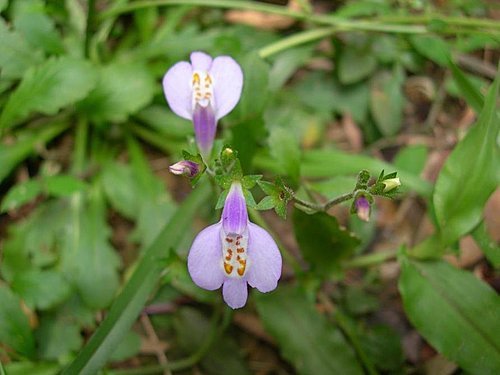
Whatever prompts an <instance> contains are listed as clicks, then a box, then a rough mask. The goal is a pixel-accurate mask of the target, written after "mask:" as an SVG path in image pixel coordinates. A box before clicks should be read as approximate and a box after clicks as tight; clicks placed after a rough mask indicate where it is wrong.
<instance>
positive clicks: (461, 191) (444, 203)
mask: <svg viewBox="0 0 500 375" xmlns="http://www.w3.org/2000/svg"><path fill="white" fill-rule="evenodd" d="M499 82H500V78H498V79H497V80H496V81H495V82H494V83H493V85H492V86H491V88H490V91H489V93H488V97H487V98H486V103H485V106H484V108H483V111H482V112H481V115H480V117H479V120H478V122H477V124H476V125H474V126H473V127H472V128H471V129H470V130H469V133H468V134H467V135H466V136H465V138H464V139H462V141H460V142H459V143H458V145H457V146H456V147H455V149H454V150H453V152H452V153H451V155H450V156H449V157H448V159H447V160H446V163H445V165H444V166H443V168H442V169H441V172H440V173H439V177H438V180H437V182H436V186H435V190H434V196H433V201H434V207H435V210H436V217H437V221H438V224H439V227H440V229H441V237H442V240H443V243H444V244H445V245H448V244H451V243H452V242H454V241H456V240H457V239H458V238H459V237H460V236H462V235H464V234H465V233H467V232H469V231H470V230H472V229H473V228H474V227H475V226H476V225H477V224H479V222H480V221H481V214H482V210H483V207H484V205H485V203H486V201H487V200H488V197H489V196H490V195H491V193H492V192H493V191H494V190H495V188H496V187H497V184H498V181H499V179H500V169H499V168H498V166H499V165H500V153H499V149H498V145H497V137H498V132H499V129H500V121H499V120H498V115H497V113H496V101H497V96H498V85H499Z"/></svg>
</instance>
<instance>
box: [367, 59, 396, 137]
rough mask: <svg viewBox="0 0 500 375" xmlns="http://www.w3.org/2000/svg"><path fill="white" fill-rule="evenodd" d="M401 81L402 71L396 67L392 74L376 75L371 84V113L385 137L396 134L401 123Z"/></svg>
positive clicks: (384, 72) (382, 73) (381, 73)
mask: <svg viewBox="0 0 500 375" xmlns="http://www.w3.org/2000/svg"><path fill="white" fill-rule="evenodd" d="M403 79H404V75H403V72H402V70H401V69H400V68H398V67H396V68H395V69H394V71H393V72H392V73H389V72H386V71H383V72H380V73H378V74H377V75H376V76H374V78H373V80H372V82H371V97H370V109H371V113H372V115H373V118H374V119H375V122H376V124H377V127H378V128H379V129H380V131H381V132H382V134H384V135H385V136H391V135H394V134H396V133H397V132H398V131H399V129H400V128H401V125H402V123H403V105H404V96H403V92H402V89H401V86H402V84H403Z"/></svg>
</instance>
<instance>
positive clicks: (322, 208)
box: [292, 192, 356, 212]
mask: <svg viewBox="0 0 500 375" xmlns="http://www.w3.org/2000/svg"><path fill="white" fill-rule="evenodd" d="M355 195H356V192H353V193H345V194H342V195H340V196H338V197H336V198H333V199H331V200H329V201H327V202H325V203H323V204H320V203H312V202H308V201H305V200H303V199H300V198H298V197H297V196H295V194H292V196H293V200H294V201H295V202H296V203H297V204H299V205H301V206H304V207H307V208H310V209H312V210H315V211H321V212H325V211H328V210H329V209H330V208H332V207H333V206H336V205H337V204H340V203H342V202H345V201H348V200H349V199H352V198H353V197H354V196H355Z"/></svg>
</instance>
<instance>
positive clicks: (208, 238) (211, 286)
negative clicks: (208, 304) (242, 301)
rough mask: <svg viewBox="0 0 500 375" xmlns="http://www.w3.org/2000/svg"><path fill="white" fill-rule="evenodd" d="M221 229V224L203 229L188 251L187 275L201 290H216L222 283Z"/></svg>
mask: <svg viewBox="0 0 500 375" xmlns="http://www.w3.org/2000/svg"><path fill="white" fill-rule="evenodd" d="M221 229H222V223H221V222H218V223H217V224H214V225H210V226H209V227H207V228H205V229H203V230H202V231H201V232H200V233H198V235H197V236H196V238H195V239H194V242H193V245H191V250H189V255H188V270H189V274H190V275H191V278H192V279H193V281H194V283H195V284H196V285H198V286H199V287H201V288H203V289H208V290H215V289H218V288H220V286H221V285H222V282H223V281H224V273H223V271H222V244H221V240H220V232H221Z"/></svg>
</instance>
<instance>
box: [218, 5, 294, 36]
mask: <svg viewBox="0 0 500 375" xmlns="http://www.w3.org/2000/svg"><path fill="white" fill-rule="evenodd" d="M287 8H288V9H289V10H295V11H296V10H299V9H300V6H299V5H298V4H297V2H296V1H290V2H289V3H288V6H287ZM224 18H225V20H226V21H228V22H230V23H238V24H243V25H248V26H253V27H256V28H258V29H263V30H283V29H287V28H289V27H290V26H292V25H293V24H294V23H295V19H293V18H291V17H287V16H282V15H279V14H269V13H263V12H257V11H254V10H229V11H227V12H226V13H225V15H224Z"/></svg>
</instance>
